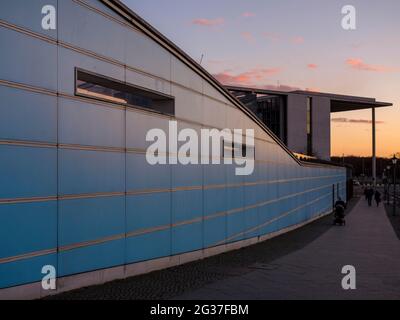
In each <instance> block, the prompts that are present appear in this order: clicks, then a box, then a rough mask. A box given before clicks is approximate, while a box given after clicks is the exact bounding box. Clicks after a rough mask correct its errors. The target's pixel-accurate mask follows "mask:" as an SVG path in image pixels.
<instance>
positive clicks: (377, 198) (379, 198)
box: [375, 190, 382, 207]
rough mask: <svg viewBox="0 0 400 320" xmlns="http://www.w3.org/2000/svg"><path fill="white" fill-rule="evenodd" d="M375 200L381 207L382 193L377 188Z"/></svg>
mask: <svg viewBox="0 0 400 320" xmlns="http://www.w3.org/2000/svg"><path fill="white" fill-rule="evenodd" d="M375 201H376V206H377V207H379V204H380V203H381V201H382V200H381V193H380V192H379V191H378V190H376V191H375Z"/></svg>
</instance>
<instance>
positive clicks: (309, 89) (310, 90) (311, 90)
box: [305, 87, 321, 93]
mask: <svg viewBox="0 0 400 320" xmlns="http://www.w3.org/2000/svg"><path fill="white" fill-rule="evenodd" d="M305 91H309V92H316V93H318V92H321V90H320V89H319V88H317V87H310V88H306V89H305Z"/></svg>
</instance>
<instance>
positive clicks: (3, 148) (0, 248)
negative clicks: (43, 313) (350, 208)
mask: <svg viewBox="0 0 400 320" xmlns="http://www.w3.org/2000/svg"><path fill="white" fill-rule="evenodd" d="M45 5H52V6H54V7H55V8H56V13H57V29H56V30H44V29H42V28H41V24H40V20H41V18H42V15H41V10H42V7H43V6H45ZM0 42H1V43H6V44H7V45H6V46H3V47H2V50H1V53H0V104H1V105H0V161H1V165H0V177H1V184H0V298H9V297H32V298H33V297H36V298H37V297H41V296H45V295H48V294H53V293H56V292H61V291H64V290H70V289H73V288H78V287H81V286H86V285H89V284H95V283H102V282H105V281H109V280H112V279H118V278H120V279H121V278H125V277H128V276H132V275H136V274H140V273H144V272H149V271H152V270H156V269H160V268H165V267H169V266H173V265H178V264H181V263H185V262H188V261H192V260H195V259H201V258H203V257H207V256H210V255H213V254H218V253H221V252H224V251H228V250H232V249H237V248H240V247H243V246H246V245H250V244H253V243H256V242H258V241H263V240H266V239H268V238H270V237H273V236H276V235H278V234H280V233H283V232H286V231H288V230H291V229H293V228H296V227H299V226H301V225H304V224H305V223H308V222H310V221H312V220H314V219H316V218H318V217H320V216H322V215H324V214H327V213H330V212H331V210H332V203H333V201H335V199H337V197H338V196H341V197H345V196H346V188H345V183H346V181H345V180H346V170H345V169H344V168H342V167H336V166H330V165H322V164H311V163H303V162H301V161H299V160H298V159H297V158H296V157H295V156H294V155H293V153H292V152H291V151H289V149H288V148H287V147H286V146H285V144H284V143H282V141H280V139H278V138H277V137H276V136H275V135H274V134H273V133H272V132H271V131H270V130H269V129H268V127H267V126H266V125H265V124H264V123H263V122H262V121H260V119H258V118H257V117H256V116H255V115H254V114H253V113H252V112H250V111H249V110H248V109H247V108H246V107H245V106H244V105H243V104H242V103H240V101H239V100H237V99H236V98H235V97H233V96H232V95H231V94H230V93H229V92H228V91H227V90H226V89H225V88H224V87H223V86H222V85H221V84H220V83H218V82H217V81H216V80H215V79H214V78H213V77H212V76H211V75H209V74H208V73H207V72H206V71H205V70H204V69H203V68H202V67H201V66H199V65H198V64H197V63H196V62H194V61H193V60H192V59H190V57H188V56H187V55H186V54H185V53H184V52H182V51H181V50H180V49H179V48H178V47H176V46H175V45H174V44H173V43H172V42H170V41H169V40H168V39H166V38H165V37H164V36H163V35H162V34H160V33H159V32H157V31H156V30H155V29H154V28H152V27H151V26H150V25H148V24H147V23H146V22H145V21H143V19H141V18H140V17H138V16H137V15H136V14H135V13H133V12H132V11H131V10H129V9H128V8H126V7H125V6H124V5H123V4H121V3H120V2H119V1H116V0H101V1H100V0H62V1H57V0H46V1H44V0H31V1H25V0H5V1H1V3H0ZM289 102H290V101H289ZM171 120H174V121H177V123H178V128H179V129H182V128H191V129H194V130H195V131H199V130H200V129H202V128H216V129H224V128H230V129H254V132H255V144H254V148H255V169H254V172H253V174H251V175H247V176H239V175H236V174H235V167H234V166H233V165H229V164H219V165H218V164H210V165H201V164H198V165H182V164H175V165H174V164H164V165H161V164H160V165H150V164H149V163H148V161H147V160H146V149H147V147H148V146H149V142H147V141H146V134H147V132H149V130H151V129H153V128H160V129H164V130H165V131H168V124H169V121H171ZM289 134H290V132H289ZM169 151H170V150H168V149H167V150H165V152H166V153H168V152H169ZM44 266H53V267H54V268H55V270H56V275H57V279H58V281H57V290H44V289H43V288H42V285H41V281H42V279H43V277H44V275H45V274H43V273H42V271H43V267H44Z"/></svg>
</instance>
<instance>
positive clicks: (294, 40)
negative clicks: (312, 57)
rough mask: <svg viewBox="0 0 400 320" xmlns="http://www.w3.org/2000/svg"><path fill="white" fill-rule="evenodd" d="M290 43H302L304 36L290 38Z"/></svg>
mask: <svg viewBox="0 0 400 320" xmlns="http://www.w3.org/2000/svg"><path fill="white" fill-rule="evenodd" d="M292 43H294V44H302V43H304V38H303V37H301V36H297V37H294V38H293V39H292Z"/></svg>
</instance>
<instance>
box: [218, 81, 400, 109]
mask: <svg viewBox="0 0 400 320" xmlns="http://www.w3.org/2000/svg"><path fill="white" fill-rule="evenodd" d="M226 88H227V89H228V90H230V91H240V92H249V93H250V92H251V93H256V94H267V95H268V94H269V95H282V96H288V95H290V94H302V95H307V96H319V97H325V98H329V99H330V100H331V112H343V111H353V110H362V109H371V108H373V107H375V108H380V107H390V106H392V105H393V104H392V103H390V102H380V101H376V100H375V98H368V97H357V96H348V95H340V94H334V93H325V92H313V91H304V90H295V91H278V90H267V89H259V88H248V87H240V86H226Z"/></svg>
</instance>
